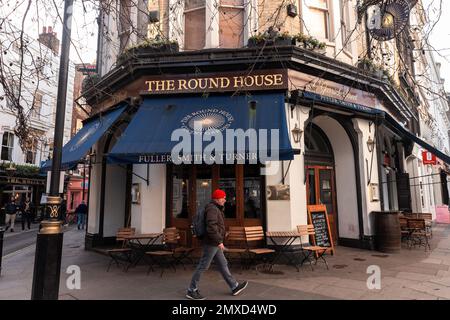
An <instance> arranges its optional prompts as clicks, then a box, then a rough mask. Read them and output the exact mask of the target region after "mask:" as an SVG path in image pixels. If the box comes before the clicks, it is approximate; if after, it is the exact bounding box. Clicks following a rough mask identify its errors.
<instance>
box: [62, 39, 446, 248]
mask: <svg viewBox="0 0 450 320" xmlns="http://www.w3.org/2000/svg"><path fill="white" fill-rule="evenodd" d="M84 96H85V98H86V101H87V103H88V104H89V105H91V106H92V110H93V113H92V116H91V118H89V119H87V120H85V121H84V127H83V128H82V129H81V130H80V131H79V132H78V133H77V134H76V135H75V136H74V137H73V138H72V140H71V141H69V142H68V144H67V145H65V146H64V148H63V159H62V162H63V168H66V169H67V168H70V167H73V166H74V165H76V164H77V162H78V161H80V160H81V159H82V158H84V157H85V156H86V155H87V154H89V155H90V161H91V171H90V173H91V174H90V176H89V180H90V181H89V193H88V206H89V218H88V228H87V233H86V239H85V243H86V248H87V249H93V248H95V247H99V246H102V245H106V244H111V243H114V241H115V234H116V232H117V230H118V228H121V227H124V226H131V227H135V228H136V232H137V233H152V232H161V231H162V230H163V228H165V227H171V226H174V227H177V228H179V229H180V231H181V236H182V239H181V241H182V242H183V244H184V245H188V246H196V245H197V243H196V241H195V239H193V238H192V236H191V233H190V230H189V225H190V222H191V219H192V218H193V216H194V215H195V214H196V212H198V211H199V210H202V209H203V207H204V206H205V204H206V203H207V202H208V201H210V197H211V193H212V191H213V190H214V189H216V188H221V189H223V190H225V191H226V193H227V203H226V206H225V217H226V225H227V226H254V225H262V226H263V228H264V229H265V230H266V231H291V230H295V229H296V226H297V225H301V224H307V222H308V221H307V219H308V218H307V205H310V204H324V205H325V206H326V208H327V212H328V215H329V221H330V227H331V233H332V237H333V242H334V244H335V245H342V246H351V247H358V248H367V249H373V248H374V220H373V213H374V212H378V211H390V210H407V209H408V208H410V207H411V194H410V187H409V178H408V173H407V169H406V168H407V161H408V160H407V159H409V158H410V157H409V156H410V154H411V152H412V150H413V148H414V146H415V144H417V145H419V146H421V147H423V148H425V149H427V150H429V151H431V152H432V153H433V154H436V155H437V156H438V157H439V158H440V159H441V160H443V161H444V162H447V163H448V162H449V160H450V159H449V157H448V156H446V155H444V154H442V153H441V152H439V151H438V150H436V149H434V148H433V147H431V146H430V145H428V144H426V143H425V142H423V141H422V140H420V139H419V138H417V136H416V133H417V130H418V118H417V113H416V112H413V111H412V110H413V109H412V108H410V107H409V106H408V104H407V102H406V101H405V99H404V98H403V97H402V95H400V94H398V93H397V92H396V90H394V89H393V87H392V86H391V85H390V84H389V83H388V82H386V81H383V80H380V79H378V78H374V77H370V76H368V75H367V74H363V73H362V72H361V70H360V69H358V68H356V67H353V66H351V65H349V64H345V63H342V62H338V61H336V60H334V59H331V58H328V57H327V56H325V55H322V54H317V53H315V52H312V51H309V50H305V49H302V48H299V47H295V46H280V47H274V46H266V47H265V48H234V49H208V50H197V51H191V52H187V51H185V52H168V53H155V52H153V53H142V54H138V55H136V56H134V57H129V58H128V59H126V60H125V61H123V62H122V63H121V64H120V65H119V66H118V67H116V68H115V69H114V70H112V71H111V72H109V73H107V74H106V75H104V76H103V77H102V79H101V80H100V82H98V83H96V84H95V86H92V87H89V88H87V89H86V90H85V91H84ZM196 121H197V122H198V121H200V122H201V123H202V124H203V127H202V129H201V131H202V130H203V129H204V128H211V129H215V130H219V131H220V132H221V133H222V135H223V140H224V141H225V140H227V138H228V137H227V135H228V134H229V133H230V132H232V131H230V129H234V130H236V129H242V130H243V131H244V132H245V131H246V130H248V129H256V130H257V131H258V132H261V130H263V132H267V135H268V137H267V140H268V141H269V142H270V143H267V144H266V145H264V144H259V143H258V144H257V148H256V149H257V150H250V149H249V144H248V143H245V144H244V145H241V148H238V147H235V148H234V149H233V151H232V152H231V154H230V150H229V148H228V149H226V150H227V151H226V155H225V156H226V160H227V161H223V163H222V164H219V163H213V164H211V163H208V162H207V160H208V159H205V158H203V157H202V156H201V155H202V151H204V148H206V147H207V146H208V144H209V143H211V140H210V141H208V142H205V140H206V139H205V137H204V136H203V142H200V149H198V148H197V149H195V147H194V148H193V149H194V151H193V152H192V153H191V154H188V155H186V154H184V155H183V156H188V157H187V158H188V160H192V161H191V163H190V164H186V163H183V164H176V162H175V161H174V159H173V158H172V157H171V152H172V149H173V148H174V147H176V145H177V143H178V142H179V139H175V140H176V141H172V140H171V137H172V133H173V132H174V131H176V130H177V129H180V128H184V129H185V132H189V137H190V138H192V140H195V137H194V136H195V135H196V134H195V128H194V125H193V124H194V122H196ZM273 129H278V134H277V135H274V134H273V132H274V131H273ZM264 130H265V131H264ZM202 132H203V133H205V132H204V131H202ZM197 133H198V132H197ZM274 137H275V140H276V141H275V143H274V140H273V138H274ZM259 138H260V137H259ZM191 142H192V141H191ZM258 142H259V141H258ZM193 144H195V142H194V143H193ZM267 146H268V147H267ZM202 148H203V149H202ZM274 148H276V150H275V149H274ZM263 149H267V150H263ZM252 151H253V152H252ZM272 153H273V154H278V155H277V156H278V158H279V160H268V161H265V160H264V159H263V158H264V156H265V155H270V154H272ZM261 155H262V156H261ZM255 157H256V159H257V163H254V162H255V161H254V160H255ZM216 159H217V158H216ZM230 159H232V160H233V161H234V163H233V164H230V163H229V162H230ZM177 160H180V159H177ZM184 160H186V159H184ZM251 160H253V161H251ZM266 160H267V159H266ZM270 167H273V168H275V169H274V170H275V174H273V172H271V173H272V174H268V175H262V174H261V168H266V169H270ZM269 171H270V170H269Z"/></svg>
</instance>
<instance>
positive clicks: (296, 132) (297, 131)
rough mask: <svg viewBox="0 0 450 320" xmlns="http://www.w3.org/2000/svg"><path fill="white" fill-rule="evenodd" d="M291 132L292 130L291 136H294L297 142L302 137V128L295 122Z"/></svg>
mask: <svg viewBox="0 0 450 320" xmlns="http://www.w3.org/2000/svg"><path fill="white" fill-rule="evenodd" d="M291 132H292V137H293V138H294V142H295V143H299V142H300V139H301V138H302V133H303V130H302V129H300V128H299V127H298V126H297V124H295V127H294V129H292V130H291Z"/></svg>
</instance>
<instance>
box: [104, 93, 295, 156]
mask: <svg viewBox="0 0 450 320" xmlns="http://www.w3.org/2000/svg"><path fill="white" fill-rule="evenodd" d="M198 122H201V123H202V125H203V128H202V129H201V130H197V129H198V128H197V129H196V128H195V127H194V123H198ZM177 129H182V130H177ZM206 129H210V130H214V131H213V132H215V133H219V132H220V133H221V134H222V137H223V139H222V141H220V142H217V141H216V139H215V137H214V138H212V139H211V136H210V137H209V138H210V140H209V141H205V137H206V136H207V135H208V131H206ZM232 129H235V130H236V129H242V130H243V131H246V132H247V130H248V129H255V131H254V132H261V135H265V138H266V140H267V143H266V144H264V142H261V143H259V144H258V150H256V151H257V152H256V153H255V152H254V151H255V148H254V145H251V144H249V139H245V142H244V143H241V144H239V143H238V142H237V138H234V137H233V135H232V134H231V132H234V133H233V134H235V133H236V131H233V130H232ZM176 130H177V131H176ZM260 130H262V131H260ZM175 131H176V132H177V133H179V132H180V131H182V132H184V133H185V136H184V137H186V136H187V137H188V138H186V140H188V139H189V142H190V145H191V146H193V148H192V149H193V150H194V151H192V152H190V153H189V156H188V158H189V159H191V161H192V163H193V162H194V160H195V159H199V158H198V157H201V156H204V154H205V151H206V150H207V149H205V148H208V145H210V144H211V143H212V141H213V142H217V143H218V144H216V146H217V145H221V146H222V150H224V152H223V153H222V154H219V153H220V152H218V153H216V151H217V150H215V151H214V152H213V155H214V157H215V159H216V160H217V159H219V158H220V157H221V158H222V159H223V163H228V162H229V161H230V157H233V156H234V157H235V159H234V160H242V159H243V157H246V158H245V159H246V160H248V159H254V158H255V156H257V157H258V160H260V157H259V154H261V153H263V152H265V154H267V155H270V156H271V155H272V152H274V148H275V147H277V150H276V151H278V152H279V159H280V160H290V159H293V157H294V153H296V151H295V150H293V149H292V147H291V144H290V140H289V132H288V129H287V121H286V112H285V103H284V94H281V93H277V94H258V95H252V96H234V97H230V96H209V97H208V98H203V97H183V98H148V99H145V100H144V102H143V103H142V105H141V106H140V108H139V110H138V111H137V113H136V114H135V116H134V117H133V120H132V121H131V123H130V124H129V125H128V127H127V128H126V130H125V132H124V133H123V134H122V136H121V137H120V138H119V140H118V141H117V143H116V144H115V146H114V147H113V149H112V150H111V152H110V153H109V155H108V161H109V162H110V163H164V162H175V163H176V161H174V159H173V158H172V157H170V155H171V153H172V149H173V148H174V147H175V146H177V145H178V146H179V142H180V141H181V140H183V139H184V138H180V137H177V138H174V141H172V139H171V138H172V134H173V133H174V132H175ZM210 132H211V131H210ZM200 133H201V134H200ZM241 133H242V132H241ZM277 134H278V139H276V138H277V137H276V135H277ZM259 138H260V136H258V142H260V141H259V140H260V139H259ZM206 139H208V138H206ZM229 139H230V140H229ZM272 139H273V140H274V143H272V142H271V140H272ZM199 140H200V142H198V141H199ZM227 140H228V141H227ZM231 140H233V141H234V143H233V145H234V148H233V149H232V150H231V151H230V147H229V146H230V144H227V143H228V142H230V141H231ZM275 140H277V141H275ZM241 141H242V140H241ZM196 143H197V144H196ZM195 146H197V147H195ZM210 147H211V145H210ZM262 149H265V150H262ZM183 151H186V150H183ZM178 154H179V155H180V156H181V155H186V153H182V151H181V152H180V153H178ZM216 156H217V157H216ZM178 159H181V158H178ZM183 159H184V160H185V161H186V160H187V159H186V158H183ZM245 159H244V160H245ZM201 160H204V159H203V158H201ZM187 161H189V160H187ZM205 162H206V161H205ZM216 163H217V162H216Z"/></svg>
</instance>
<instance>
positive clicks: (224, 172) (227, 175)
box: [219, 164, 237, 219]
mask: <svg viewBox="0 0 450 320" xmlns="http://www.w3.org/2000/svg"><path fill="white" fill-rule="evenodd" d="M219 175H220V178H219V189H222V190H223V191H225V193H226V194H227V202H225V211H224V215H225V218H228V219H230V218H236V210H237V200H236V166H235V165H234V164H227V165H221V166H220V174H219Z"/></svg>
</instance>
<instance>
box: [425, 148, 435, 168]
mask: <svg viewBox="0 0 450 320" xmlns="http://www.w3.org/2000/svg"><path fill="white" fill-rule="evenodd" d="M422 162H423V164H432V165H435V164H436V163H437V159H436V155H434V154H432V153H431V152H430V151H422Z"/></svg>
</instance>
